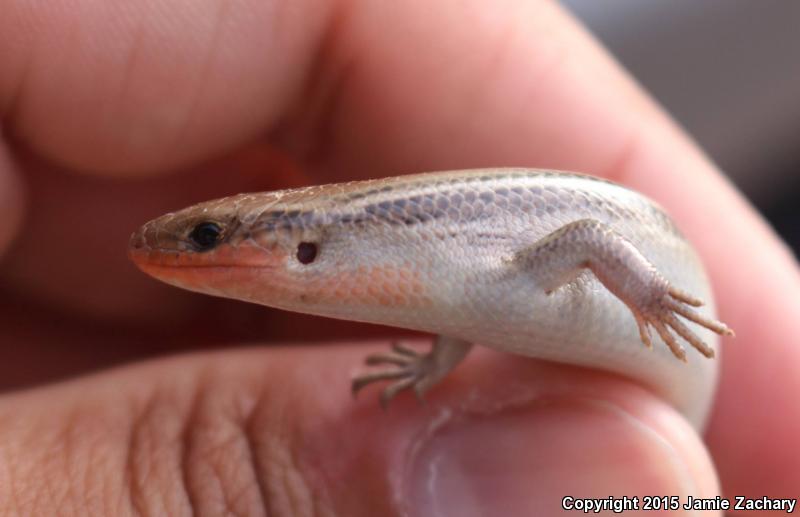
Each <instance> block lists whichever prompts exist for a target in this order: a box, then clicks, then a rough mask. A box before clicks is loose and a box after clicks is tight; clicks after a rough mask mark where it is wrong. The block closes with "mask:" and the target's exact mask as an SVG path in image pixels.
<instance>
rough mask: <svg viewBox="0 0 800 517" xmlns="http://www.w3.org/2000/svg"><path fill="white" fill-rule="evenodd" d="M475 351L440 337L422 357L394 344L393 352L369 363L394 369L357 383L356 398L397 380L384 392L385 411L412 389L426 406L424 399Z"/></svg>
mask: <svg viewBox="0 0 800 517" xmlns="http://www.w3.org/2000/svg"><path fill="white" fill-rule="evenodd" d="M471 347H472V345H471V344H470V343H468V342H466V341H463V340H461V339H457V338H452V337H447V336H438V337H437V338H436V341H435V342H434V344H433V348H432V349H431V351H430V352H428V353H427V354H421V353H419V352H417V351H415V350H412V349H410V348H408V347H405V346H403V345H401V344H400V343H392V351H391V352H389V353H385V354H374V355H370V356H368V357H367V358H366V360H365V363H366V364H367V365H369V366H377V365H391V366H393V368H391V369H387V370H383V371H379V372H373V373H365V374H363V375H360V376H358V377H356V378H355V379H353V383H352V390H353V396H355V395H356V394H357V393H358V392H359V391H360V390H361V388H363V387H364V386H367V385H368V384H372V383H373V382H380V381H386V380H394V381H395V382H392V383H391V384H389V385H388V386H387V387H386V388H384V390H383V391H382V392H381V396H380V402H381V407H383V408H384V409H385V408H386V407H387V406H388V405H389V402H390V401H391V400H392V399H393V398H394V397H395V395H397V394H398V393H400V392H401V391H403V390H405V389H409V388H410V389H412V390H413V391H414V393H415V394H416V395H417V399H419V401H420V402H424V400H423V399H422V396H423V395H424V394H425V392H426V391H428V390H429V389H430V388H431V387H432V386H433V385H434V384H436V383H437V382H439V381H440V380H441V379H442V378H444V377H445V376H446V375H447V374H448V373H449V372H450V371H451V370H452V369H453V368H455V366H456V365H457V364H458V363H460V362H461V360H462V359H464V357H466V355H467V354H468V353H469V350H470V348H471Z"/></svg>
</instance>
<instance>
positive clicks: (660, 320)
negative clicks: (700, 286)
mask: <svg viewBox="0 0 800 517" xmlns="http://www.w3.org/2000/svg"><path fill="white" fill-rule="evenodd" d="M701 305H703V302H702V301H700V300H698V299H697V298H694V297H693V296H691V295H689V294H687V293H684V292H683V291H680V290H678V289H676V288H674V287H671V286H670V287H669V288H668V289H667V292H666V293H665V294H664V296H663V297H662V298H661V299H660V300H658V301H657V302H656V303H655V304H653V306H652V307H647V308H640V307H631V311H632V312H633V316H634V318H636V324H637V326H638V327H639V335H640V337H641V340H642V343H644V344H645V346H647V347H648V348H652V347H653V345H652V343H651V336H650V328H649V327H648V325H650V326H652V327H653V328H655V329H656V332H657V333H658V335H659V336H661V339H662V340H663V341H664V343H666V344H667V346H668V347H669V349H670V350H671V351H672V353H673V354H674V355H675V357H677V358H678V359H680V360H681V361H684V362H685V361H686V351H685V350H684V348H683V347H682V346H681V345H680V344H679V343H678V341H677V339H676V338H675V336H674V335H673V333H675V334H678V335H679V336H680V337H682V338H683V339H685V340H686V341H687V342H688V343H689V344H690V345H692V346H693V347H694V348H695V349H697V351H698V352H700V353H701V354H703V355H704V356H706V357H708V358H712V357H714V349H713V348H711V347H710V346H708V345H707V344H706V343H705V342H703V340H702V339H700V338H699V337H698V336H697V334H695V333H694V332H692V331H691V330H690V329H689V328H688V327H687V326H686V325H684V324H683V323H682V322H681V321H680V320H679V319H678V318H677V317H676V316H675V315H676V314H678V315H680V316H683V317H684V318H686V319H688V320H690V321H693V322H695V323H697V324H698V325H701V326H703V327H705V328H707V329H709V330H712V331H714V332H716V333H717V334H720V335H726V336H733V335H734V333H733V330H731V329H730V328H729V327H728V326H727V325H725V324H724V323H722V322H720V321H717V320H715V319H711V318H707V317H705V316H703V315H701V314H698V313H697V312H695V311H694V310H692V309H690V308H689V306H691V307H700V306H701Z"/></svg>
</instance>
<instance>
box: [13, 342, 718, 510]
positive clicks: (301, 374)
mask: <svg viewBox="0 0 800 517" xmlns="http://www.w3.org/2000/svg"><path fill="white" fill-rule="evenodd" d="M364 350H365V347H355V346H353V347H345V346H332V345H331V346H325V347H292V348H273V349H269V350H242V351H234V352H230V351H229V352H224V353H214V354H196V355H190V356H182V357H177V358H172V359H166V360H161V361H156V362H150V363H145V364H141V365H136V366H131V367H126V368H121V369H117V370H113V371H110V372H107V373H104V374H100V375H96V376H92V377H87V378H83V379H78V380H75V381H71V382H67V383H62V384H58V385H53V386H50V387H46V388H40V389H36V390H31V391H27V392H23V393H17V394H10V395H6V396H4V397H3V398H1V399H0V458H2V464H3V466H4V467H5V468H3V469H0V513H3V514H12V513H14V514H36V515H54V514H56V513H59V512H66V513H70V514H79V515H85V514H105V515H128V514H139V515H154V514H160V515H184V514H192V513H195V514H199V515H217V514H223V513H233V514H237V515H272V516H275V515H296V516H304V515H348V516H360V515H365V516H367V515H369V516H374V515H436V516H448V515H458V516H462V517H463V516H473V515H531V514H538V513H543V514H552V513H555V512H556V511H558V510H559V509H561V508H562V506H561V505H562V504H563V503H564V501H567V504H570V503H569V501H570V500H569V499H565V498H568V497H573V498H591V497H595V498H603V497H605V498H608V496H611V495H617V496H623V495H626V496H629V497H631V496H636V495H643V494H649V495H653V494H660V495H664V496H669V495H675V496H681V502H682V503H683V502H684V501H685V495H687V494H691V495H693V496H705V497H713V496H714V495H716V493H717V490H718V487H717V485H716V479H715V477H714V473H713V470H712V468H711V464H710V461H709V459H708V456H707V454H706V453H705V450H704V449H703V447H702V445H701V444H700V442H699V439H698V437H697V436H696V435H695V433H694V432H693V431H692V430H691V428H690V427H689V426H688V424H686V423H684V422H683V420H682V419H681V418H680V417H679V416H678V415H677V414H675V413H674V412H673V411H672V410H671V409H669V408H668V407H666V406H664V405H663V404H661V403H659V402H658V401H657V399H655V398H654V397H653V396H651V395H650V394H648V393H647V392H646V391H644V390H641V389H638V388H635V387H633V386H631V385H629V383H627V381H624V380H622V379H617V378H612V377H610V376H602V375H600V374H587V373H586V372H583V371H580V370H578V369H569V368H563V367H554V366H547V365H543V364H540V363H536V362H534V361H530V362H527V363H529V364H523V365H520V362H519V361H508V360H506V359H505V358H503V357H499V356H495V355H492V354H491V353H488V352H487V353H483V354H479V355H481V356H482V357H481V358H482V359H484V360H474V359H475V358H473V360H468V361H467V363H466V364H465V365H463V366H462V367H460V368H459V369H458V370H457V371H456V372H455V374H454V375H453V378H452V381H448V382H445V383H444V384H443V385H442V386H441V387H439V388H437V389H435V390H433V392H432V393H431V394H430V396H429V399H430V400H429V401H428V403H427V404H425V405H423V406H420V405H418V404H417V403H416V401H414V400H413V398H412V397H408V396H400V397H398V399H396V400H394V401H393V403H392V405H391V407H390V408H389V409H388V411H386V412H383V411H381V410H380V409H379V408H378V404H377V402H376V400H375V399H374V398H373V396H372V395H374V393H365V394H364V396H362V397H361V399H360V400H358V401H355V402H354V401H353V400H352V399H351V398H350V396H349V394H348V390H347V384H348V377H347V375H348V372H352V371H353V370H354V365H356V364H357V363H358V361H359V359H360V357H361V356H363V354H364ZM498 377H499V378H502V379H503V382H502V383H496V382H495V383H493V382H492V379H496V378H498ZM367 395H369V396H367ZM598 444H603V445H602V447H598ZM571 504H573V505H574V504H575V503H574V502H573V503H571ZM579 504H580V503H579ZM640 504H641V503H640ZM640 509H641V506H640Z"/></svg>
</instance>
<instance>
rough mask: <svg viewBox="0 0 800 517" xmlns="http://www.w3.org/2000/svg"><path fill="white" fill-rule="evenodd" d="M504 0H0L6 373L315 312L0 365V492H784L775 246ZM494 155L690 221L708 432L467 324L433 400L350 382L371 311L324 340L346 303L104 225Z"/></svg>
mask: <svg viewBox="0 0 800 517" xmlns="http://www.w3.org/2000/svg"><path fill="white" fill-rule="evenodd" d="M497 5H498V4H496V3H495V4H492V8H490V7H487V6H488V4H487V3H483V2H475V3H472V4H465V3H463V2H459V3H457V2H450V1H442V2H438V3H435V4H430V3H419V4H416V3H383V2H371V3H370V2H363V3H358V4H355V3H345V2H342V3H339V4H334V3H332V2H331V3H327V4H324V5H322V4H321V3H311V2H308V3H307V4H306V3H304V2H302V1H293V2H291V3H290V2H280V1H273V2H242V3H238V4H236V3H217V2H211V1H203V2H193V3H192V4H191V8H190V9H189V8H187V6H186V5H183V4H181V3H167V4H164V5H161V4H149V3H144V2H140V3H134V4H131V3H125V2H107V3H105V4H102V7H101V5H100V4H95V3H91V2H85V3H76V4H72V5H71V7H72V8H71V9H57V8H56V6H55V4H53V3H50V4H48V5H46V6H43V5H41V4H36V3H23V2H20V3H14V4H10V5H5V6H3V7H2V9H0V12H3V13H4V14H3V18H2V19H0V102H1V104H0V105H2V106H3V110H2V113H3V128H4V135H5V138H4V140H3V142H2V147H1V148H0V207H2V211H3V217H2V218H0V247H2V248H3V249H4V250H5V256H4V262H3V267H2V271H1V272H0V274H1V275H2V281H3V286H4V288H3V293H4V295H5V296H3V301H2V304H3V306H2V309H1V310H0V321H1V322H2V323H0V340H1V341H0V342H2V343H3V345H4V346H3V352H4V354H5V357H6V361H5V362H4V364H3V365H2V370H0V372H2V376H0V378H2V379H4V384H5V386H6V387H7V388H15V387H19V386H23V385H25V386H35V385H37V384H41V383H42V382H44V381H45V380H49V379H52V378H54V377H58V376H64V375H67V374H72V373H75V372H80V371H86V370H88V369H90V368H99V367H102V366H108V365H116V364H119V363H121V362H129V361H131V360H133V359H135V358H141V357H144V356H151V355H153V354H154V353H162V352H165V351H170V350H184V351H185V350H197V349H199V348H202V347H204V346H208V345H209V344H212V343H219V342H221V341H223V340H224V341H226V342H228V343H230V344H231V345H233V346H235V345H237V344H242V343H247V342H252V340H253V339H254V338H255V337H256V336H262V335H265V334H264V333H265V332H267V331H268V332H269V336H270V337H271V338H272V341H273V342H274V344H276V345H277V344H279V343H281V342H287V341H290V340H291V339H293V338H297V337H306V338H308V337H315V338H316V340H317V341H316V343H315V344H314V345H313V346H306V347H281V346H273V347H270V348H264V347H262V348H258V349H239V350H232V349H228V348H226V349H225V350H224V351H219V352H214V353H210V352H199V351H198V352H194V353H186V354H183V355H180V356H178V357H174V358H168V359H159V360H155V361H150V362H146V363H140V364H134V365H128V366H125V367H123V368H117V369H114V370H109V371H107V372H105V373H101V374H97V375H93V376H91V377H84V378H80V379H76V380H72V381H68V382H61V383H59V384H53V385H50V386H46V387H38V388H36V389H33V390H27V391H24V392H22V391H9V392H8V393H7V394H6V395H5V396H4V397H3V398H2V400H0V457H1V458H3V461H2V464H3V465H4V466H5V468H4V469H2V470H0V472H1V473H0V510H4V511H6V512H8V513H20V514H37V515H47V514H53V513H56V512H63V513H74V514H86V513H89V512H95V513H99V514H126V513H134V512H138V513H145V514H146V513H152V514H170V515H173V514H179V513H186V512H188V511H189V510H190V509H193V510H194V511H195V512H198V513H207V514H215V513H222V512H223V511H235V512H239V513H242V514H253V515H258V514H259V512H262V513H263V512H264V511H265V509H266V513H272V514H278V515H281V514H285V513H288V514H292V515H303V514H306V513H311V512H312V511H314V512H317V513H325V512H328V513H331V514H342V515H362V514H363V515H385V514H391V513H395V512H398V511H400V510H399V508H400V507H402V508H403V510H404V511H406V512H407V513H408V514H409V515H432V514H435V515H446V514H448V513H451V514H455V515H481V514H485V515H513V514H515V513H517V514H520V513H521V514H531V513H535V512H536V511H539V513H552V512H553V511H554V509H556V508H558V505H559V504H560V501H561V498H562V497H563V496H566V495H574V496H579V497H589V496H595V497H603V496H608V495H612V494H614V495H643V494H649V495H665V496H669V495H686V494H693V495H702V496H707V497H712V496H714V495H716V494H717V493H719V491H720V489H721V490H722V491H723V493H724V494H725V495H726V496H728V497H732V496H733V495H750V496H753V497H760V496H763V495H771V496H776V497H778V496H781V497H793V496H796V493H794V492H792V490H795V489H796V488H795V487H797V486H800V474H798V473H797V471H796V468H795V467H794V466H795V465H797V464H798V462H800V448H798V447H797V446H796V445H795V442H796V436H797V435H798V431H800V408H798V404H797V403H796V402H795V401H794V398H795V393H797V389H798V386H797V383H798V381H797V379H798V377H800V376H798V375H797V366H796V365H797V364H800V361H799V360H798V359H800V357H799V356H800V351H798V349H797V348H796V347H792V346H791V345H792V344H793V343H794V342H796V339H795V338H794V336H796V335H798V334H799V332H798V331H799V330H800V300H798V299H797V296H796V293H797V292H798V288H799V287H800V278H798V272H797V265H796V264H795V262H794V261H793V260H792V258H791V257H790V256H789V254H788V253H787V252H786V250H785V249H784V248H783V247H782V245H781V244H780V243H779V242H778V240H777V239H776V238H775V237H774V235H772V233H771V232H770V231H769V229H768V228H766V226H765V225H764V224H763V222H762V221H761V219H760V218H759V217H758V216H757V215H756V214H755V213H754V212H753V211H752V209H751V208H750V207H749V206H747V205H746V203H744V202H743V201H742V200H741V198H740V197H739V196H738V194H737V193H736V192H734V191H733V190H732V189H731V188H730V186H729V185H728V184H727V183H726V181H725V180H724V179H723V178H722V177H721V176H720V175H719V173H718V172H717V171H716V170H715V169H714V168H713V166H712V165H711V164H710V163H709V162H708V161H707V160H706V159H705V158H704V157H703V156H702V154H701V153H700V152H699V151H698V150H697V149H696V148H695V147H694V146H693V145H692V144H691V142H689V141H688V139H687V138H686V137H685V136H684V135H682V133H681V132H680V131H679V130H678V129H676V127H675V126H674V125H673V124H672V123H671V122H670V121H669V119H668V118H666V117H665V116H664V115H663V114H662V113H661V112H660V111H659V110H658V108H657V107H656V106H654V105H653V103H652V101H650V100H649V99H648V98H647V97H646V96H645V95H644V94H643V93H642V92H641V91H640V90H639V89H638V88H637V87H636V86H635V85H634V84H633V83H632V82H631V81H630V80H629V79H628V78H627V76H626V75H625V74H624V73H622V72H621V71H620V70H619V69H618V68H617V67H616V65H615V64H614V63H613V62H612V61H611V60H610V59H609V58H608V57H607V56H606V55H605V53H604V52H603V51H602V50H600V49H599V48H598V47H597V45H596V44H595V43H594V42H593V41H592V40H591V39H590V38H589V37H587V35H586V34H585V32H584V31H583V30H582V29H581V28H580V27H578V26H577V25H576V24H575V23H574V22H573V21H572V20H571V19H570V18H569V17H568V16H567V15H565V14H564V12H563V11H562V10H561V9H560V8H559V7H558V6H557V5H555V4H552V3H544V2H542V3H539V2H508V3H507V4H506V5H504V6H503V7H497ZM289 157H291V159H290V158H289ZM504 165H519V166H536V167H546V168H557V169H567V170H577V171H582V172H587V173H591V174H595V175H598V176H605V177H608V178H611V179H613V180H616V181H619V182H621V183H624V184H626V185H629V186H631V187H633V188H634V189H636V190H639V191H642V192H644V193H645V194H647V195H649V196H650V197H653V198H655V199H656V200H658V201H659V202H660V203H661V204H663V205H664V206H665V207H666V208H667V209H668V210H669V211H670V213H671V214H672V215H673V216H674V217H675V219H676V220H677V222H678V224H679V226H680V227H681V228H682V230H683V231H684V232H685V233H686V234H687V236H688V238H689V239H690V240H691V241H692V242H693V243H694V244H695V246H696V247H697V248H698V250H699V251H700V254H701V255H702V257H703V259H704V262H705V264H706V266H707V268H708V269H709V273H710V275H711V278H712V283H713V285H714V287H715V289H716V292H717V299H718V306H719V311H720V314H721V319H722V320H723V321H725V322H727V323H729V324H730V325H731V327H732V328H734V329H735V330H736V332H737V336H738V337H737V339H736V340H735V341H726V342H725V343H723V353H722V359H721V360H722V378H721V386H720V392H719V396H718V401H717V405H716V409H715V412H714V414H713V416H712V420H711V423H710V426H709V428H708V431H707V433H706V435H705V444H704V443H703V442H702V441H701V439H700V437H698V436H697V435H696V434H695V433H694V432H693V431H692V430H691V428H690V427H689V426H688V425H687V424H686V423H685V422H684V421H683V419H682V417H680V415H678V414H677V413H675V411H674V410H672V409H671V408H670V407H669V406H667V405H666V404H665V403H664V402H662V401H660V400H658V399H657V398H656V397H655V396H653V395H652V394H650V393H649V392H648V391H646V390H644V389H642V388H639V387H638V386H636V385H634V384H632V383H631V382H629V381H626V380H624V379H619V378H617V377H614V376H611V375H605V374H601V373H597V372H588V371H583V370H580V369H576V368H567V367H563V366H557V365H551V364H545V363H542V362H537V361H532V360H524V361H520V360H519V359H518V358H513V357H507V356H503V355H500V354H495V353H493V352H489V351H482V352H480V353H478V354H475V357H471V358H470V359H469V360H468V361H467V363H466V364H464V365H463V366H462V367H460V368H459V369H458V370H456V372H454V374H453V375H452V378H449V379H448V380H447V382H445V383H444V384H443V385H442V386H441V387H440V388H439V389H437V390H435V391H434V392H432V393H431V394H430V397H429V399H430V400H429V404H428V406H426V407H418V406H417V405H416V403H415V402H414V401H413V400H411V399H409V398H405V399H401V400H396V401H395V402H394V403H393V405H392V407H391V409H390V411H389V412H388V413H386V414H384V413H382V412H381V411H380V410H379V409H378V407H377V403H376V402H375V400H374V398H373V397H370V396H364V397H362V398H361V400H359V401H357V402H353V401H352V400H351V399H350V397H349V394H348V382H349V375H350V373H352V372H353V370H354V368H356V367H357V366H358V365H359V363H360V360H361V358H362V357H363V356H364V355H365V354H366V353H368V351H370V350H381V349H383V347H384V346H385V343H386V340H385V339H384V340H380V341H379V340H376V339H373V340H372V342H371V343H370V344H365V343H363V342H361V340H356V339H351V340H350V341H351V342H349V343H346V344H345V343H328V344H326V345H325V346H322V345H323V341H324V340H326V338H328V337H329V336H330V335H339V336H341V335H349V336H355V335H356V333H358V332H365V331H363V330H361V329H362V327H355V326H352V325H349V324H347V323H338V322H328V321H325V322H321V321H319V320H309V319H305V318H302V317H300V316H295V315H287V314H284V313H275V312H268V311H266V310H264V309H261V308H258V307H254V306H244V305H240V304H233V303H232V302H222V301H218V300H213V299H208V298H202V297H199V296H196V295H191V294H187V293H181V292H178V291H177V290H173V289H170V288H167V287H164V286H160V285H158V284H156V283H155V282H153V281H151V280H149V279H147V278H145V277H144V276H143V275H141V274H140V273H138V272H136V271H135V270H134V268H133V267H132V266H131V265H130V264H128V263H127V261H126V260H125V256H124V252H125V246H126V241H127V237H128V234H129V233H130V231H131V230H133V229H134V228H135V227H136V226H137V225H138V224H139V223H141V222H143V221H145V220H146V219H149V218H150V217H152V216H155V215H159V214H160V213H161V212H163V211H165V210H169V209H173V208H179V207H182V206H184V205H187V204H190V203H192V202H194V201H199V200H203V199H207V198H211V197H218V196H222V195H227V194H231V193H234V192H239V191H245V190H265V189H270V188H278V187H284V186H295V185H299V184H305V183H321V182H329V181H339V180H345V179H360V178H367V177H376V176H382V175H388V174H394V173H402V172H419V171H424V170H437V169H452V168H462V167H481V166H504ZM176 168H184V169H187V172H184V173H182V174H181V175H176V174H170V173H169V171H170V170H174V169H176ZM222 171H224V172H222ZM23 214H24V215H23ZM14 233H16V234H17V239H16V240H14V241H13V243H12V241H11V240H10V239H11V236H12V234H14ZM793 295H794V296H793ZM312 327H313V328H312ZM249 329H254V330H249ZM370 347H372V348H370ZM495 379H502V380H503V382H496V380H495ZM520 387H524V390H521V388H520ZM521 393H524V394H526V395H525V396H521ZM365 395H371V394H365ZM445 417H447V418H445ZM706 447H708V449H706ZM709 451H710V452H709ZM717 476H719V480H721V488H720V486H719V485H718V482H717ZM436 512H439V513H438V514H437V513H436ZM470 512H472V513H470Z"/></svg>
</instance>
